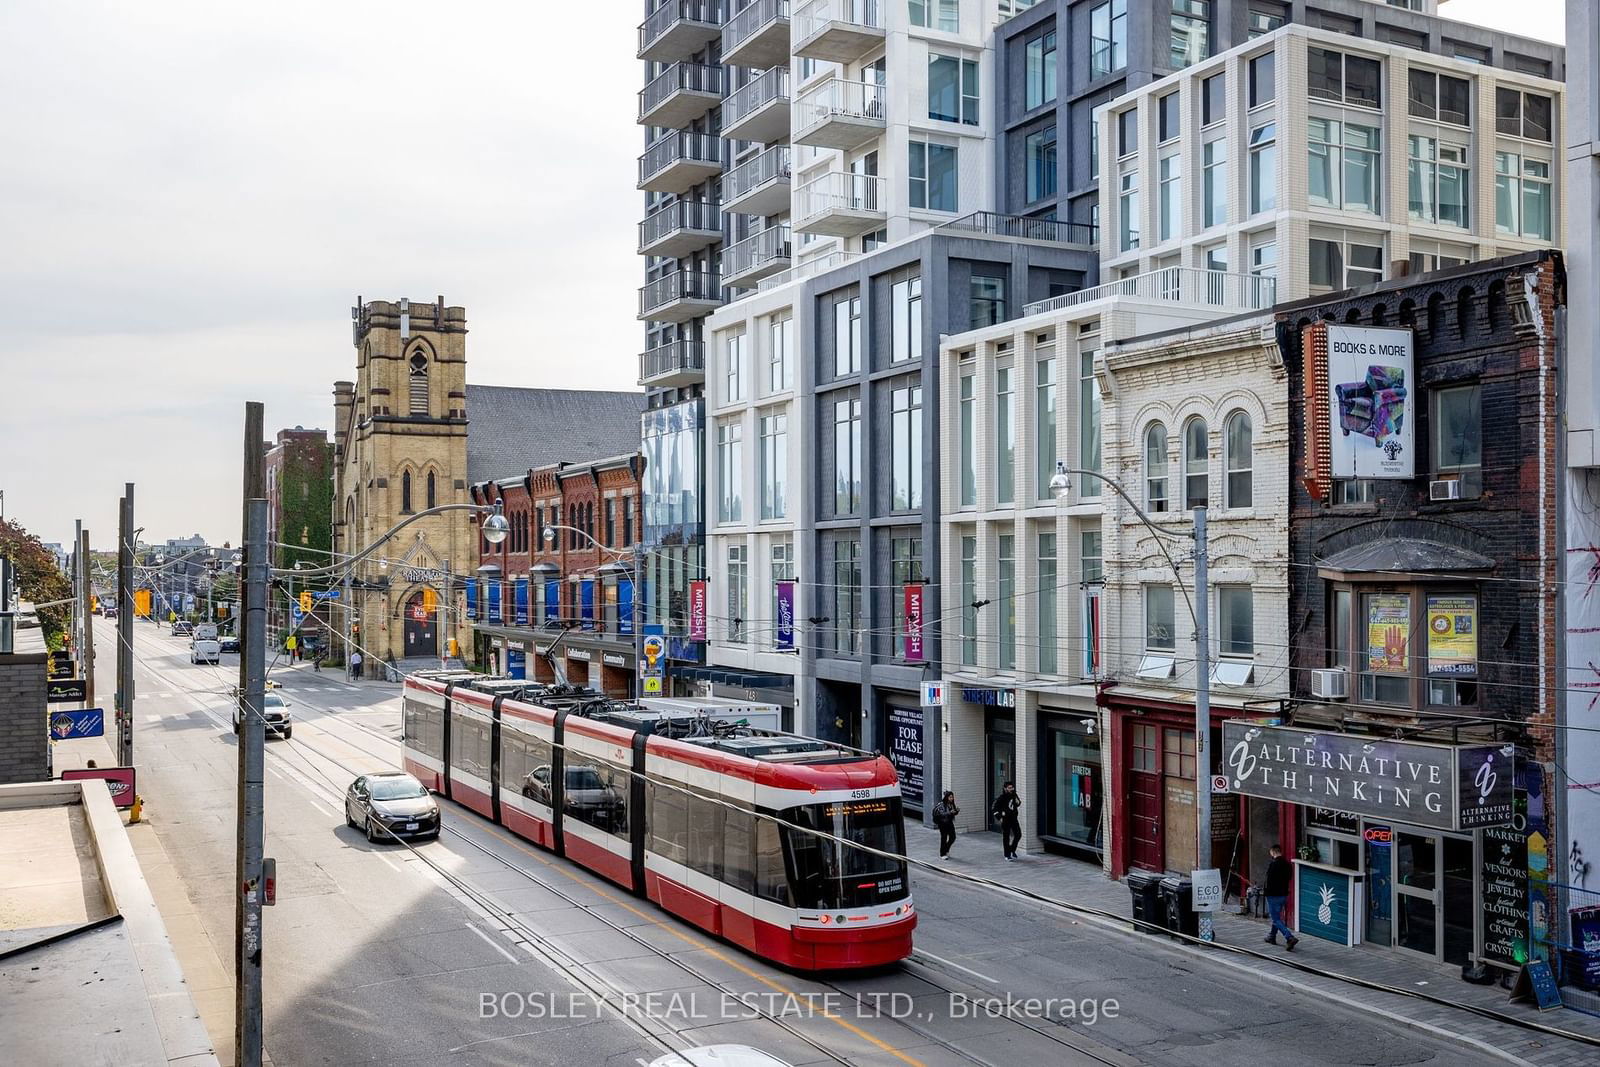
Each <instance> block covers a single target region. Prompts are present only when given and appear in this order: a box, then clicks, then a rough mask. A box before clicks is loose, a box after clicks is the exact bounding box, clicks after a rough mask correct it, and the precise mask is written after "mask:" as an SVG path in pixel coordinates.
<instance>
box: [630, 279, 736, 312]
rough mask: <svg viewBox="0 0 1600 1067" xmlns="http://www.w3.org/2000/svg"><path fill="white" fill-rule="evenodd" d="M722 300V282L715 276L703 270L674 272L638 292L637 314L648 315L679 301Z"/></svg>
mask: <svg viewBox="0 0 1600 1067" xmlns="http://www.w3.org/2000/svg"><path fill="white" fill-rule="evenodd" d="M721 299H722V282H721V279H719V278H718V277H717V276H716V275H715V274H713V273H712V272H710V271H704V270H675V271H673V272H672V273H671V274H666V275H663V276H661V277H660V278H657V279H655V280H654V281H652V282H649V283H648V284H646V285H644V286H643V287H641V288H640V290H639V314H641V315H648V314H650V313H651V312H652V311H655V310H657V309H658V308H664V307H666V306H667V305H668V304H675V303H677V302H678V301H680V300H716V301H720V300H721Z"/></svg>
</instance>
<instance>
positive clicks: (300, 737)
mask: <svg viewBox="0 0 1600 1067" xmlns="http://www.w3.org/2000/svg"><path fill="white" fill-rule="evenodd" d="M135 634H136V638H135V652H136V670H137V671H138V685H139V690H138V704H137V709H136V738H135V750H136V754H137V755H136V762H137V763H138V765H139V767H140V783H139V791H140V793H141V794H142V795H143V796H144V797H145V799H146V812H147V818H148V819H149V820H150V822H151V824H152V825H153V827H154V830H155V834H156V836H157V837H159V844H160V850H161V852H162V853H163V854H164V855H165V856H166V857H167V858H168V859H169V860H170V864H171V867H172V871H173V873H174V875H175V877H174V878H172V879H171V882H170V886H171V887H176V888H170V887H169V889H168V890H167V893H166V895H167V896H168V898H169V899H168V900H165V901H163V900H162V899H161V898H162V895H163V894H162V893H161V892H159V891H158V893H157V898H158V903H160V904H161V905H162V910H163V913H164V914H165V913H167V912H168V911H169V909H171V910H173V911H174V912H178V911H181V910H182V909H184V908H188V909H190V912H191V914H192V916H193V917H194V922H195V924H196V925H197V926H198V927H199V928H201V929H203V931H204V934H205V940H207V941H208V942H209V944H210V945H211V946H213V947H214V948H215V952H216V956H217V960H218V962H219V963H220V970H221V971H222V972H223V973H225V974H227V975H231V973H232V962H231V960H232V954H231V946H232V940H233V894H232V885H233V870H234V835H235V828H234V810H235V804H234V801H235V791H236V787H235V780H236V770H235V747H234V746H235V738H234V735H233V731H232V728H231V717H230V700H231V698H230V696H229V688H230V687H231V686H232V685H233V684H234V681H235V679H236V677H237V657H235V656H232V655H227V656H224V658H223V663H222V664H221V665H220V666H219V667H208V666H204V665H191V664H190V663H189V662H188V658H187V643H186V642H185V641H183V640H181V639H175V638H172V637H170V636H168V635H167V634H166V632H165V631H160V632H157V631H155V630H154V628H153V627H150V626H149V625H148V624H146V623H144V622H142V621H141V622H140V623H138V624H137V625H136V626H135ZM101 636H102V638H103V639H105V640H107V642H108V644H107V645H105V646H103V647H109V640H110V631H109V628H108V627H102V635H101ZM106 659H109V657H102V660H103V661H104V660H106ZM272 677H273V678H274V679H275V680H278V681H280V682H281V683H282V688H281V689H280V693H281V694H282V695H284V696H285V697H286V698H287V699H288V700H289V701H290V703H291V706H292V712H293V714H294V716H295V728H294V735H293V738H292V739H291V740H289V741H283V740H271V741H269V742H268V761H267V768H268V775H267V848H266V851H267V854H268V855H270V856H274V857H275V858H276V859H277V860H278V878H279V891H278V904H277V905H276V906H275V907H273V908H270V909H268V910H267V912H266V927H265V935H264V943H265V946H266V955H265V964H264V966H265V983H266V997H265V1001H266V1021H265V1033H266V1035H267V1036H266V1045H267V1050H268V1053H269V1055H270V1056H271V1058H272V1060H273V1062H274V1063H277V1064H335V1063H337V1064H345V1063H385V1064H423V1063H429V1064H432V1063H465V1064H502V1063H504V1064H512V1063H515V1064H530V1063H531V1064H563V1065H565V1064H612V1063H615V1064H630V1065H631V1064H637V1063H648V1062H649V1061H650V1060H651V1059H652V1058H654V1057H655V1056H656V1055H659V1054H660V1053H661V1049H662V1047H663V1046H664V1045H670V1046H672V1047H681V1046H683V1045H685V1044H688V1043H704V1044H711V1043H716V1042H734V1043H746V1044H752V1045H755V1046H757V1047H761V1048H764V1049H766V1050H768V1051H769V1052H772V1053H773V1054H775V1055H778V1056H780V1057H782V1058H783V1059H784V1060H786V1061H787V1062H789V1063H792V1064H808V1063H859V1064H879V1063H882V1064H925V1065H928V1067H933V1065H943V1064H974V1063H976V1064H1015V1063H1019V1062H1023V1063H1030V1062H1034V1063H1048V1064H1093V1063H1110V1064H1163V1065H1165V1064H1171V1065H1190V1064H1192V1065H1196V1067H1199V1065H1205V1067H1219V1065H1228V1064H1255V1063H1267V1062H1280V1061H1290V1062H1294V1063H1296V1064H1329V1065H1333V1064H1427V1063H1438V1064H1451V1065H1455V1064H1475V1063H1486V1062H1491V1057H1489V1056H1488V1055H1487V1054H1486V1053H1484V1052H1482V1051H1480V1050H1477V1049H1471V1048H1465V1047H1462V1046H1460V1045H1458V1044H1455V1043H1453V1042H1449V1041H1447V1040H1445V1039H1441V1038H1440V1037H1438V1036H1436V1035H1433V1034H1429V1033H1422V1032H1417V1031H1415V1030H1413V1029H1409V1028H1408V1027H1407V1026H1406V1024H1405V1021H1404V1019H1403V1018H1396V1017H1395V1016H1394V1015H1392V1014H1390V1015H1385V1014H1381V1013H1372V1012H1367V1011H1360V1010H1355V1009H1352V1008H1348V1007H1346V1006H1343V1005H1340V1004H1337V1003H1333V1002H1331V1001H1329V1000H1328V999H1326V998H1321V997H1317V996H1313V995H1308V994H1307V993H1306V992H1305V991H1303V990H1300V989H1296V988H1292V987H1289V986H1287V985H1285V984H1282V983H1276V982H1273V981H1272V980H1270V979H1269V978H1264V977H1261V976H1257V975H1251V974H1245V973H1239V972H1237V971H1233V970H1229V969H1227V968H1223V967H1219V966H1215V965H1213V964H1210V963H1209V962H1208V961H1206V960H1203V959H1197V958H1195V957H1194V956H1192V955H1190V954H1187V953H1184V952H1181V951H1178V950H1176V949H1174V948H1172V947H1170V946H1168V945H1167V944H1165V943H1164V942H1161V941H1160V940H1159V939H1155V938H1149V937H1135V936H1133V935H1129V934H1126V933H1123V932H1121V931H1118V930H1114V929H1110V928H1107V927H1103V926H1099V925H1096V924H1093V923H1087V922H1081V921H1079V920H1077V919H1075V918H1073V917H1072V916H1070V915H1067V914H1065V913H1062V912H1059V911H1055V910H1051V909H1048V908H1046V907H1044V906H1041V905H1038V904H1034V903H1029V902H1026V901H1022V900H1019V899H1017V898H1012V897H1009V896H1005V895H1003V894H998V893H996V892H994V891H993V890H986V889H983V888H981V887H975V886H972V885H969V884H966V883H962V882H959V881H956V880H953V879H949V878H945V877H941V876H939V875H937V874H928V873H923V872H917V873H916V874H915V875H914V876H913V893H914V895H915V899H916V901H917V907H918V912H919V915H920V919H919V926H918V930H917V936H916V942H917V950H916V954H915V956H914V957H913V959H912V960H911V961H909V962H908V963H906V964H904V965H902V966H899V967H896V968H893V969H890V970H887V971H882V972H878V973H874V974H870V975H864V976H846V977H831V978H822V979H819V978H816V977H810V976H799V975H793V974H788V973H786V972H783V971H781V970H777V969H774V968H771V967H768V966H767V965H765V964H764V963H762V962H761V961H759V960H756V959H754V958H752V957H750V956H747V955H745V954H744V953H742V952H741V951H740V950H738V949H736V948H733V947H732V946H729V945H726V944H723V943H721V942H718V941H716V940H715V939H713V938H710V937H708V936H706V935H705V934H703V933H701V932H700V931H698V930H696V929H694V928H692V927H688V926H685V925H683V924H681V923H678V922H677V921H676V920H674V919H672V918H671V917H670V916H667V915H666V914H665V913H663V912H661V911H660V910H659V909H657V908H655V907H654V905H652V904H650V903H648V902H647V901H643V900H639V899H637V898H634V897H632V896H629V895H628V894H626V893H624V892H622V891H621V890H619V889H617V888H616V887H614V886H611V885H609V884H608V883H605V882H603V881H601V880H599V879H597V878H594V877H593V876H591V875H589V874H587V873H586V872H584V871H582V870H580V869H578V868H576V867H574V866H572V865H570V864H568V863H566V862H565V861H562V860H560V859H558V858H556V857H554V856H552V855H550V854H548V853H545V852H543V851H541V850H539V849H537V848H535V847H533V846H532V845H529V844H528V843H526V842H524V841H521V840H520V839H517V838H515V837H513V836H511V835H509V834H507V833H505V831H503V830H502V829H500V828H499V827H496V826H493V825H492V824H490V823H489V822H488V821H486V820H484V819H482V818H480V817H478V816H477V815H475V814H473V813H471V812H468V811H466V810H465V809H462V808H459V807H456V806H454V805H452V804H450V803H449V802H447V801H443V800H441V805H442V807H443V809H444V813H445V826H446V832H445V834H444V835H443V836H442V838H441V839H440V840H439V841H437V842H425V843H420V844H416V845H415V846H413V847H409V848H408V847H406V846H403V845H397V844H393V843H390V844H377V845H373V844H369V843H368V842H367V841H366V840H365V838H364V837H363V836H362V835H360V834H359V833H357V832H356V831H354V830H351V829H348V828H347V827H346V826H345V825H344V819H343V814H342V812H341V810H340V809H341V806H342V800H341V797H342V792H343V789H344V787H345V786H346V785H347V784H348V783H349V781H350V780H351V779H352V778H353V777H354V776H355V775H357V774H359V773H363V772H366V771H372V770H379V769H387V768H392V767H394V766H396V765H397V764H398V761H399V744H398V738H399V699H398V696H399V691H398V687H396V686H394V685H392V684H387V683H381V682H370V681H368V682H356V683H351V682H349V681H347V680H346V679H344V678H343V676H342V675H340V674H339V673H337V672H333V671H323V672H320V673H319V672H315V671H313V670H311V668H310V667H309V666H307V665H303V664H300V665H287V664H282V663H280V664H278V665H277V666H276V667H275V668H274V670H273V671H272ZM101 684H102V685H106V681H104V680H102V682H101ZM107 691H109V689H108V690H107ZM63 756H68V758H70V756H69V754H67V753H63ZM965 844H966V842H965V841H964V842H963V845H965ZM180 889H181V892H182V894H183V899H181V900H176V899H171V898H172V896H173V894H175V893H176V892H178V891H179V890H180ZM168 921H169V923H171V922H172V921H173V920H172V919H171V918H170V917H169V920H168ZM183 963H184V966H185V968H186V970H188V969H190V962H189V961H188V960H183ZM213 999H215V998H213ZM227 1007H228V1005H227V1004H225V1003H223V1004H221V1005H220V1006H218V1007H216V1008H214V1009H213V1010H212V1011H210V1012H209V1013H208V1024H209V1025H211V1026H212V1027H213V1034H214V1036H216V1035H217V1031H218V1029H219V1028H220V1029H226V1028H227V1026H228V1017H227V1014H226V1008H227ZM203 1010H204V1007H203ZM227 1036H228V1035H223V1037H222V1039H219V1042H218V1044H219V1053H222V1052H224V1051H226V1047H227V1045H228V1044H229V1042H228V1041H227V1039H226V1038H227ZM1495 1062H1503V1060H1496V1061H1495Z"/></svg>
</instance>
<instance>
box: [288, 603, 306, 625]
mask: <svg viewBox="0 0 1600 1067" xmlns="http://www.w3.org/2000/svg"><path fill="white" fill-rule="evenodd" d="M305 617H306V613H305V612H303V611H301V610H300V605H299V604H290V605H289V619H290V621H291V622H293V623H295V625H297V626H298V625H299V623H300V620H301V619H303V618H305Z"/></svg>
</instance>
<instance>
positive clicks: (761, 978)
mask: <svg viewBox="0 0 1600 1067" xmlns="http://www.w3.org/2000/svg"><path fill="white" fill-rule="evenodd" d="M486 828H487V829H488V831H489V832H490V833H491V834H493V835H494V836H495V837H498V838H500V839H501V840H502V841H504V842H506V843H507V844H508V845H511V846H512V847H513V848H516V849H518V850H519V851H522V852H525V853H527V854H528V855H529V856H532V857H533V858H534V859H536V860H538V861H539V862H540V863H542V864H543V865H544V866H545V867H547V868H549V869H550V870H552V871H558V872H560V873H561V875H562V877H564V878H566V879H568V880H569V881H572V882H575V883H577V884H578V885H581V886H583V888H585V889H587V890H589V891H590V892H592V893H595V894H596V895H598V896H601V897H603V898H605V899H606V900H608V901H610V902H611V903H613V904H618V905H620V906H622V907H624V908H626V909H628V911H630V912H632V913H633V914H634V915H637V916H638V917H639V918H641V919H643V920H644V921H645V922H647V923H649V924H651V925H652V926H656V927H659V928H660V929H662V930H665V931H667V932H668V933H670V934H671V935H672V936H673V937H676V938H677V939H678V940H680V941H682V942H683V943H684V944H686V945H689V946H690V947H692V948H695V949H697V950H699V951H702V952H705V953H706V954H707V955H710V956H711V957H713V958H714V959H716V960H718V961H719V962H721V963H724V964H726V965H728V966H729V967H732V968H733V969H734V970H736V971H738V972H739V973H740V974H743V975H745V976H746V977H748V978H753V979H754V980H755V981H757V982H760V983H761V984H762V985H764V986H766V987H768V988H769V989H771V990H773V991H774V992H777V993H782V994H783V995H784V996H786V997H789V998H790V999H791V1000H793V1001H794V1002H795V1003H797V1004H798V1003H800V1002H801V1001H802V1000H803V999H804V995H803V994H801V993H799V992H797V991H796V990H793V989H790V988H789V987H788V986H786V985H784V984H783V983H782V982H778V981H775V980H773V979H772V978H769V977H767V976H766V975H764V974H761V973H760V972H759V971H755V970H752V969H751V968H749V967H747V966H745V965H744V964H743V963H740V962H739V961H738V960H736V959H734V958H733V957H731V956H729V955H728V954H727V953H725V952H722V951H721V950H720V949H717V948H715V947H713V946H711V945H709V944H706V943H704V942H702V941H700V940H698V939H696V938H694V937H690V936H689V935H688V934H686V933H684V932H683V931H682V930H679V929H678V928H677V924H676V923H675V922H668V921H666V920H664V919H660V918H658V917H656V916H654V915H650V914H649V913H647V912H644V911H641V910H640V909H639V908H637V907H635V906H634V905H633V902H632V901H631V900H627V899H625V898H623V897H619V896H617V895H615V894H614V893H612V892H611V891H610V890H609V889H607V888H606V887H605V886H594V885H591V884H589V883H588V882H586V881H583V880H581V879H579V878H578V876H577V875H575V874H573V873H572V872H571V871H569V870H567V869H566V868H565V867H564V866H562V865H560V864H556V863H554V862H552V861H550V860H548V859H546V858H545V857H544V856H542V855H540V854H539V853H538V852H535V851H534V850H533V849H532V848H530V847H529V846H528V845H527V844H525V843H524V842H523V841H522V840H521V839H520V838H518V837H516V836H514V835H511V834H508V833H506V832H505V831H503V830H501V828H500V827H498V826H495V825H493V824H489V825H488V826H487V827H486ZM569 862H570V861H569ZM821 1015H822V1017H823V1018H824V1019H827V1020H828V1021H829V1022H832V1023H836V1024H837V1025H839V1026H842V1027H843V1028H844V1029H846V1030H848V1031H850V1032H851V1033H852V1034H855V1035H856V1036H857V1037H859V1038H861V1039H862V1040H863V1041H866V1042H868V1043H870V1044H873V1045H876V1046H877V1047H878V1048H880V1049H882V1050H883V1051H884V1052H887V1053H889V1055H891V1056H893V1057H895V1058H896V1059H898V1060H901V1061H903V1062H905V1063H908V1064H911V1065H912V1067H926V1065H925V1064H924V1063H923V1062H922V1061H921V1060H917V1059H913V1058H912V1057H910V1056H907V1055H906V1054H905V1053H903V1052H901V1051H900V1050H899V1049H897V1048H895V1047H894V1046H893V1045H891V1044H889V1043H888V1042H886V1041H882V1040H880V1039H878V1038H876V1037H873V1036H872V1035H871V1034H869V1033H867V1032H866V1031H865V1030H863V1029H861V1027H859V1026H856V1025H855V1024H854V1023H852V1022H851V1021H850V1020H848V1019H845V1018H842V1017H840V1016H838V1015H835V1014H833V1013H832V1012H829V1011H827V1010H823V1011H822V1012H821Z"/></svg>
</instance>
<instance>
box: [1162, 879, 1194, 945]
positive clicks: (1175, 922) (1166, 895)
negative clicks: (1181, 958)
mask: <svg viewBox="0 0 1600 1067" xmlns="http://www.w3.org/2000/svg"><path fill="white" fill-rule="evenodd" d="M1161 902H1162V904H1163V905H1164V906H1165V907H1164V910H1165V911H1166V927H1167V929H1168V930H1171V931H1172V932H1173V933H1175V934H1188V935H1189V936H1190V937H1199V936H1200V916H1199V914H1198V913H1197V912H1196V911H1195V910H1194V882H1192V881H1191V880H1190V879H1188V878H1183V877H1181V876H1179V875H1175V874H1174V875H1168V876H1167V877H1166V878H1163V879H1161Z"/></svg>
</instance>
